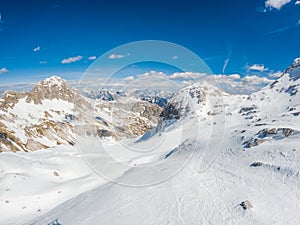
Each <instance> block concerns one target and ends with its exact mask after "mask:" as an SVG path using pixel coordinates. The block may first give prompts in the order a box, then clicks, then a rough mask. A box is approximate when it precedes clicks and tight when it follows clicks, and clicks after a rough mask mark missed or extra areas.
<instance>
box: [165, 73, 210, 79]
mask: <svg viewBox="0 0 300 225" xmlns="http://www.w3.org/2000/svg"><path fill="white" fill-rule="evenodd" d="M206 75H207V74H206V73H193V72H182V73H173V74H172V75H171V76H169V79H199V78H201V77H205V76H206Z"/></svg>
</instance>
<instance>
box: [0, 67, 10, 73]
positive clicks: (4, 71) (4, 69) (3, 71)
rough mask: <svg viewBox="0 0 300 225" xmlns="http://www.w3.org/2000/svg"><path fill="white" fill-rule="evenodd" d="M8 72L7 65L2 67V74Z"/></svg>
mask: <svg viewBox="0 0 300 225" xmlns="http://www.w3.org/2000/svg"><path fill="white" fill-rule="evenodd" d="M7 72H8V69H6V68H5V67H3V68H2V69H0V74H2V73H7Z"/></svg>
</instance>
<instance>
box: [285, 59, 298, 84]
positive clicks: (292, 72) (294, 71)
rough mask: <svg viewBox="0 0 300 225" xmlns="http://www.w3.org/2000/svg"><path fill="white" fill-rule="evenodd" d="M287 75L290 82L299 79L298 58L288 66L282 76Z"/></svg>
mask: <svg viewBox="0 0 300 225" xmlns="http://www.w3.org/2000/svg"><path fill="white" fill-rule="evenodd" d="M285 74H289V76H290V78H291V79H292V80H294V81H295V80H298V79H299V78H300V58H296V59H295V60H294V62H293V64H292V65H291V66H289V67H288V68H287V69H286V70H285V71H284V74H283V76H284V75H285Z"/></svg>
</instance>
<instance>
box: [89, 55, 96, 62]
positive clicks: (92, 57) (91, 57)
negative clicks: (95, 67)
mask: <svg viewBox="0 0 300 225" xmlns="http://www.w3.org/2000/svg"><path fill="white" fill-rule="evenodd" d="M96 58H97V57H96V56H90V57H89V58H88V60H91V61H92V60H95V59H96Z"/></svg>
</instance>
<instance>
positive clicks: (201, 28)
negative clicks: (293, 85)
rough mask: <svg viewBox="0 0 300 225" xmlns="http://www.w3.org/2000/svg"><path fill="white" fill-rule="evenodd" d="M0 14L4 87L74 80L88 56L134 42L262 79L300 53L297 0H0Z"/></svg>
mask: <svg viewBox="0 0 300 225" xmlns="http://www.w3.org/2000/svg"><path fill="white" fill-rule="evenodd" d="M296 2H297V3H296ZM283 3H286V4H283ZM0 13H1V22H0V26H1V27H0V71H1V72H0V73H1V74H0V79H1V83H3V84H4V83H22V82H24V81H36V80H40V79H42V78H44V77H47V76H50V75H53V74H57V75H60V76H62V77H64V78H66V79H79V78H80V76H81V74H82V73H83V72H84V71H85V70H86V69H87V68H88V66H89V65H90V64H91V63H92V61H93V60H89V57H91V56H97V57H98V56H100V55H102V54H104V53H105V52H106V51H109V50H110V49H112V48H115V47H117V46H119V45H121V44H125V43H128V42H132V41H139V40H164V41H169V42H174V43H177V44H179V45H182V46H184V47H187V48H189V49H190V50H192V51H193V52H195V53H196V54H198V55H199V56H200V57H201V58H202V59H203V60H204V61H205V62H206V63H207V64H208V66H209V67H210V68H211V70H212V71H213V73H215V74H234V73H238V74H240V75H242V76H246V75H249V74H254V73H255V74H258V75H259V76H267V75H268V74H269V73H271V72H272V71H278V70H281V71H282V70H284V69H285V68H286V67H287V66H288V65H289V64H291V63H292V61H293V59H294V58H296V57H299V56H300V4H298V1H296V0H251V1H241V0H220V1H208V0H206V1H202V0H194V1H191V0H185V1H174V2H170V1H161V0H160V1H157V0H152V1H136V0H132V1H125V0H123V1H117V0H110V1H108V0H107V1H101V0H99V1H96V0H94V1H91V0H85V1H82V0H78V1H63V0H61V1H58V0H52V1H49V0H44V1H30V0H29V1H21V0H19V1H16V0H1V1H0ZM34 49H35V51H34ZM64 59H65V62H71V61H74V62H71V63H62V62H63V60H64ZM255 64H257V65H255ZM251 68H252V69H251ZM129 75H130V74H129Z"/></svg>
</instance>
